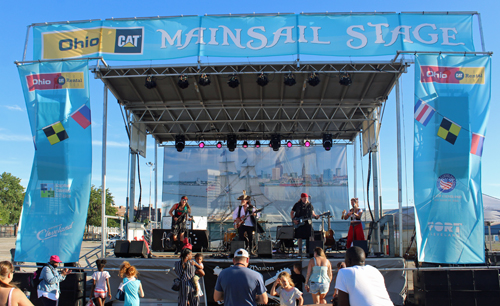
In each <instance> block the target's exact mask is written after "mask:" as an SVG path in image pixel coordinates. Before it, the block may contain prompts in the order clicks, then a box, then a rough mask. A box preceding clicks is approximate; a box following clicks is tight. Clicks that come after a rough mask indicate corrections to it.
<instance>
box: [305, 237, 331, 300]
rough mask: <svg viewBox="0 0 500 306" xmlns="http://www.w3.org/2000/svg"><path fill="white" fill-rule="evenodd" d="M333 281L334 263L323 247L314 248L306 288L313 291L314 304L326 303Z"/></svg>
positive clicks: (308, 267) (308, 268) (310, 291)
mask: <svg viewBox="0 0 500 306" xmlns="http://www.w3.org/2000/svg"><path fill="white" fill-rule="evenodd" d="M331 281H332V265H331V264H330V261H329V260H328V259H327V258H326V255H325V252H324V251H323V249H322V248H320V247H317V248H315V249H314V258H311V260H310V261H309V265H308V266H307V276H306V290H307V292H309V293H311V295H312V298H313V303H314V304H326V300H325V297H326V294H327V293H328V291H329V290H330V282H331Z"/></svg>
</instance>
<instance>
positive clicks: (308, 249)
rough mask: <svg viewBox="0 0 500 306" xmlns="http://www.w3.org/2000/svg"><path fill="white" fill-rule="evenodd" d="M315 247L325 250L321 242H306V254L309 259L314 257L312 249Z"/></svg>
mask: <svg viewBox="0 0 500 306" xmlns="http://www.w3.org/2000/svg"><path fill="white" fill-rule="evenodd" d="M317 247H320V248H322V249H325V243H324V242H323V241H309V240H307V244H306V252H307V254H308V255H309V256H310V257H314V249H315V248H317Z"/></svg>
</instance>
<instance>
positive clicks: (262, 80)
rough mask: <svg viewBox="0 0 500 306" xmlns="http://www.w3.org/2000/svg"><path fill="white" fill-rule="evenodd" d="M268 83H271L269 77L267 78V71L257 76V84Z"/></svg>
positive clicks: (263, 84) (264, 84)
mask: <svg viewBox="0 0 500 306" xmlns="http://www.w3.org/2000/svg"><path fill="white" fill-rule="evenodd" d="M267 83H269V79H268V78H267V75H266V74H265V73H261V74H260V75H259V77H258V78H257V84H259V86H262V87H264V86H266V85H267Z"/></svg>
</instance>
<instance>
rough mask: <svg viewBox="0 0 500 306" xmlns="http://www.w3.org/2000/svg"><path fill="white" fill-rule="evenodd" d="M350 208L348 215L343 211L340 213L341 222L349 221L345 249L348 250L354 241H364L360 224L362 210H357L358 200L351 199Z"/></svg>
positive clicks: (361, 224)
mask: <svg viewBox="0 0 500 306" xmlns="http://www.w3.org/2000/svg"><path fill="white" fill-rule="evenodd" d="M351 206H352V208H351V209H350V210H349V212H348V213H346V211H345V210H344V211H343V212H342V220H348V219H349V218H350V219H351V225H350V226H349V232H348V233H347V243H346V248H347V249H349V248H350V247H351V246H352V242H353V241H354V240H365V233H364V232H363V223H361V215H362V214H363V210H362V209H361V208H359V203H358V198H352V199H351Z"/></svg>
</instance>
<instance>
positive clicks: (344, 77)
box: [339, 72, 352, 86]
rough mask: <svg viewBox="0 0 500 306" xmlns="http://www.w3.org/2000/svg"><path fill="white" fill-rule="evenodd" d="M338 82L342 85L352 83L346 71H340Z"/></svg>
mask: <svg viewBox="0 0 500 306" xmlns="http://www.w3.org/2000/svg"><path fill="white" fill-rule="evenodd" d="M339 84H340V85H342V86H349V85H351V84H352V80H351V76H350V75H349V73H347V72H342V73H341V74H340V77H339Z"/></svg>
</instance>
